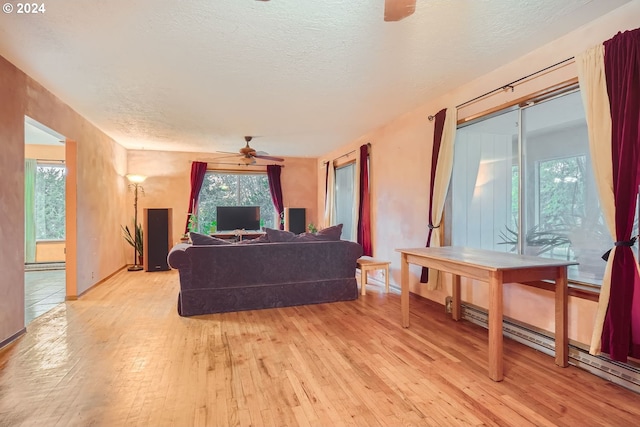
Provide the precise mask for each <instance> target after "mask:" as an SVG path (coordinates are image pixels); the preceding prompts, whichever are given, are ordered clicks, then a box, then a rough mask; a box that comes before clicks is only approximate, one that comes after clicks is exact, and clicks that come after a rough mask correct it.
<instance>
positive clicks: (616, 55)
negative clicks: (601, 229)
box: [602, 28, 640, 362]
mask: <svg viewBox="0 0 640 427" xmlns="http://www.w3.org/2000/svg"><path fill="white" fill-rule="evenodd" d="M604 47H605V56H604V62H605V75H606V80H607V93H608V95H609V103H610V105H611V149H612V150H611V151H612V160H613V193H614V199H615V223H616V243H615V246H616V250H615V251H614V252H613V254H614V255H613V257H614V258H613V261H612V262H613V264H612V273H611V295H610V298H609V306H608V308H607V314H606V317H605V320H604V326H603V330H602V351H603V352H605V353H609V355H610V357H611V358H612V359H613V360H617V361H621V362H626V361H627V356H632V357H635V358H639V357H640V277H638V270H637V269H636V266H635V262H636V261H635V258H634V256H633V252H632V249H631V246H633V244H634V243H635V239H632V236H631V233H632V232H633V218H634V215H635V212H636V201H637V199H638V197H637V194H638V186H639V185H640V28H639V29H636V30H633V31H626V32H624V33H618V34H617V35H616V36H615V37H613V38H612V39H611V40H608V41H606V42H604ZM634 302H635V303H634Z"/></svg>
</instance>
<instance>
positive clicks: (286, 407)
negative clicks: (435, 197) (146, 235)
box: [0, 271, 640, 426]
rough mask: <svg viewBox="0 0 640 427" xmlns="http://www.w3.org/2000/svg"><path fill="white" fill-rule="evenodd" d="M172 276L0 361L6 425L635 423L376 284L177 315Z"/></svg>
mask: <svg viewBox="0 0 640 427" xmlns="http://www.w3.org/2000/svg"><path fill="white" fill-rule="evenodd" d="M177 290H178V275H177V273H176V272H173V271H170V272H157V273H144V272H134V273H132V272H128V271H122V272H120V273H118V274H116V275H115V276H113V277H112V278H110V279H109V280H107V281H106V282H104V283H103V284H101V285H100V286H98V287H96V288H95V289H93V290H91V291H90V292H88V293H87V294H86V295H84V296H83V297H81V298H80V299H78V300H77V301H68V302H65V303H63V304H61V305H60V306H58V307H56V308H55V309H54V310H52V311H51V312H49V313H47V314H45V315H44V316H43V317H41V318H39V319H37V320H35V321H34V322H33V323H31V324H30V325H29V327H28V331H27V334H26V335H24V336H22V337H21V338H20V339H18V340H17V341H16V342H15V343H13V344H11V345H9V346H7V347H6V348H4V349H2V350H0V426H88V425H92V426H216V425H218V426H235V425H239V426H249V425H252V426H401V425H402V426H405V425H420V426H423V425H426V426H430V425H433V426H456V425H460V426H511V425H517V426H521V425H534V426H584V425H594V426H596V425H602V426H606V425H612V426H618V425H620V426H622V425H636V424H637V420H638V419H639V417H640V404H639V403H640V396H638V395H636V394H634V393H633V392H631V391H628V390H625V389H623V388H621V387H619V386H616V385H614V384H612V383H608V382H606V381H604V380H602V379H600V378H597V377H595V376H593V375H591V374H589V373H587V372H585V371H581V370H579V369H578V368H575V367H569V368H566V369H562V368H559V367H557V366H555V364H554V361H553V358H552V357H549V356H546V355H544V354H542V353H539V352H537V351H535V350H533V349H531V348H528V347H525V346H523V345H521V344H518V343H516V342H514V341H511V340H508V339H506V340H505V364H504V366H505V380H504V381H503V382H501V383H495V382H493V381H491V380H490V379H489V377H488V374H487V367H486V350H487V333H486V330H484V329H482V328H480V327H478V326H476V325H473V324H471V323H469V322H465V321H461V322H454V321H452V320H451V319H450V317H449V316H447V315H445V313H444V309H443V307H442V306H440V305H438V304H435V303H433V302H429V301H426V300H423V299H421V298H418V297H413V296H412V301H411V328H410V329H403V328H402V327H401V326H400V320H401V315H400V296H399V295H398V294H397V293H393V292H392V293H389V294H386V293H384V292H383V287H382V286H380V287H377V286H376V285H375V284H370V285H369V289H368V291H369V292H367V295H365V296H359V298H358V300H356V301H350V302H340V303H332V304H321V305H309V306H299V307H287V308H280V309H273V310H257V311H246V312H238V313H225V314H217V315H208V316H196V317H192V318H182V317H179V316H178V315H177V313H176V295H177Z"/></svg>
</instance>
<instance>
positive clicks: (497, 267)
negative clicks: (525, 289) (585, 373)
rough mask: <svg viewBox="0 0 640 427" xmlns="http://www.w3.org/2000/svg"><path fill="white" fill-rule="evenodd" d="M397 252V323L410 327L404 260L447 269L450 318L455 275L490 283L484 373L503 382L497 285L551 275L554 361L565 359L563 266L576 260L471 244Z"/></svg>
mask: <svg viewBox="0 0 640 427" xmlns="http://www.w3.org/2000/svg"><path fill="white" fill-rule="evenodd" d="M396 250H397V251H398V252H400V254H401V281H402V294H401V299H400V301H401V308H402V326H403V327H405V328H408V327H409V264H417V265H420V266H423V267H428V268H433V269H436V270H440V271H443V272H448V273H451V274H452V278H453V286H452V287H453V291H452V292H453V306H452V317H453V319H454V320H460V317H461V307H460V276H464V277H469V278H471V279H475V280H479V281H482V282H487V283H488V284H489V377H490V378H491V379H492V380H494V381H502V379H503V377H504V375H503V366H502V359H503V357H502V340H503V338H502V316H503V305H502V286H503V285H504V284H505V283H522V284H525V285H526V284H527V282H534V281H540V280H555V285H556V286H555V305H556V308H555V313H556V322H555V335H556V336H555V345H556V349H555V350H556V358H555V362H556V365H558V366H562V367H566V366H568V364H569V340H568V337H567V295H568V290H567V266H569V265H574V264H577V263H576V262H573V261H563V260H557V259H550V258H541V257H536V256H528V255H517V254H512V253H504V252H495V251H488V250H484V249H472V248H465V247H456V246H445V247H439V248H411V249H396Z"/></svg>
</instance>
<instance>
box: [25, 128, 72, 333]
mask: <svg viewBox="0 0 640 427" xmlns="http://www.w3.org/2000/svg"><path fill="white" fill-rule="evenodd" d="M65 142H66V138H65V137H64V136H62V135H60V134H59V133H57V132H55V131H53V130H51V129H49V128H48V127H46V126H44V125H43V124H41V123H39V122H37V121H36V120H34V119H32V118H30V117H26V116H25V227H24V228H25V288H24V302H25V325H28V324H29V323H30V322H31V321H33V320H34V319H36V318H37V317H39V316H41V315H42V314H44V313H46V312H47V311H49V310H51V309H52V308H53V307H55V306H56V305H58V304H60V303H62V302H64V300H65V298H66V295H67V292H66V268H67V260H66V243H67V233H66V224H65V222H66V216H67V215H66V201H65V200H66V195H65V194H66V184H67V183H66V177H67V164H66V147H65Z"/></svg>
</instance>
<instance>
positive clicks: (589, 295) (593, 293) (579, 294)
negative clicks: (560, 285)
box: [526, 280, 600, 302]
mask: <svg viewBox="0 0 640 427" xmlns="http://www.w3.org/2000/svg"><path fill="white" fill-rule="evenodd" d="M526 285H527V286H533V287H534V288H539V289H545V290H547V291H552V292H554V291H555V284H554V283H552V282H546V281H542V280H537V281H534V282H527V283H526ZM569 296H571V297H575V298H580V299H586V300H589V301H595V302H598V299H600V289H599V288H597V287H595V286H590V285H585V284H581V283H569Z"/></svg>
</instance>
